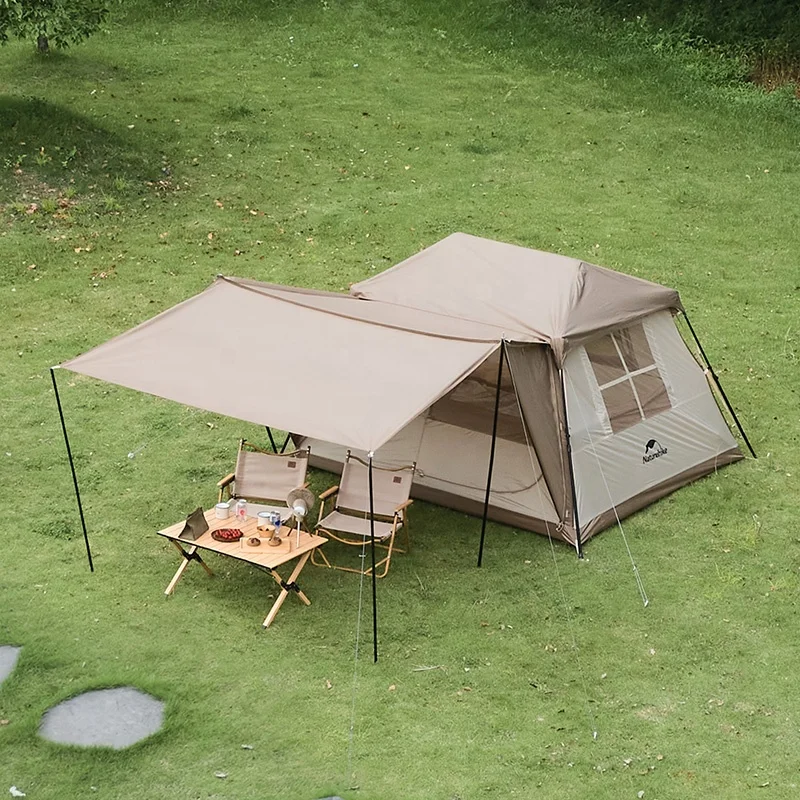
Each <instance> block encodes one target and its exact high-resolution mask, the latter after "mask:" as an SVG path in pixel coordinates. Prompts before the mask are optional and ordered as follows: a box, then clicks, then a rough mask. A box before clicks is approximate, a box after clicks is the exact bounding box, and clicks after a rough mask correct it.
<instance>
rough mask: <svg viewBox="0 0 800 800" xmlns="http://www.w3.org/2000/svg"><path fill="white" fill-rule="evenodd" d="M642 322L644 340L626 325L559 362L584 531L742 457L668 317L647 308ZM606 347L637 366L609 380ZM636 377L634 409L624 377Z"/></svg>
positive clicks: (611, 372)
mask: <svg viewBox="0 0 800 800" xmlns="http://www.w3.org/2000/svg"><path fill="white" fill-rule="evenodd" d="M641 328H642V330H643V332H644V336H645V339H646V340H645V339H642V338H641V332H640V333H638V334H637V333H636V332H635V331H634V332H633V334H632V335H630V336H628V338H627V341H625V340H623V339H622V338H618V341H617V345H616V350H612V347H611V346H609V345H613V343H612V342H609V341H606V342H601V341H598V342H596V343H593V344H587V346H586V347H578V348H576V349H575V350H573V351H572V352H571V353H570V354H569V355H568V356H567V359H566V364H565V371H566V376H567V407H568V417H569V421H570V435H571V440H572V452H573V463H574V468H575V480H576V487H577V495H578V517H579V520H580V521H581V523H582V525H583V526H584V528H585V531H583V530H582V534H584V535H585V537H586V536H590V535H591V534H592V533H595V532H597V531H599V530H602V528H603V527H605V526H606V525H608V524H610V523H613V521H614V519H615V517H614V509H616V513H617V514H618V515H619V516H620V517H622V516H624V515H625V514H630V513H632V512H633V511H635V510H637V509H639V508H642V507H644V506H645V505H647V504H649V503H651V502H653V501H654V500H655V499H657V498H658V497H662V496H663V495H665V494H668V493H669V492H671V491H674V490H675V489H677V488H679V487H680V486H683V485H684V484H686V483H688V482H690V481H692V480H695V479H696V478H698V477H700V476H702V475H704V474H707V473H709V472H711V471H713V470H714V469H716V468H717V467H720V466H723V465H724V464H728V463H730V462H732V461H736V460H738V459H740V458H741V457H742V455H741V453H740V451H739V448H738V446H737V444H736V442H735V440H734V438H733V436H732V435H731V433H730V431H729V429H728V426H727V425H726V423H725V420H724V419H723V417H722V414H721V413H720V410H719V408H718V407H717V404H716V402H715V400H714V397H713V394H712V392H711V391H710V388H709V385H708V382H707V381H706V378H705V375H704V374H703V371H702V369H701V368H700V367H699V366H698V364H697V362H696V361H695V360H694V358H693V357H692V355H691V353H690V352H689V350H688V348H687V347H686V344H685V343H684V341H683V339H682V338H681V336H680V334H679V333H678V330H677V328H676V327H675V323H674V320H673V318H672V316H671V314H670V313H669V312H659V313H657V314H653V315H651V316H650V317H648V318H647V319H645V320H644V321H643V322H642V323H641ZM637 336H638V337H639V339H637ZM604 348H605V349H604ZM614 352H622V358H623V360H625V359H627V360H628V361H633V362H634V366H635V367H639V369H634V370H631V375H627V376H623V377H621V378H620V377H615V372H614V369H613V366H612V365H611V359H612V357H613V355H614ZM604 353H605V354H607V355H608V359H607V360H606V361H604V360H603V356H604ZM598 354H599V355H598ZM659 378H660V380H659ZM637 379H639V384H638V385H639V391H638V395H637V397H636V398H635V399H636V402H637V405H638V406H641V409H643V410H641V411H640V410H639V409H638V408H637V407H632V406H631V403H630V401H626V397H628V396H630V397H633V394H631V392H630V389H629V384H631V383H633V384H634V385H636V380H637ZM605 381H608V384H607V388H606V389H603V388H602V386H603V382H605ZM626 393H627V394H626ZM626 402H627V403H628V405H627V406H626ZM632 408H633V410H631V409H632ZM640 413H644V414H645V417H646V418H645V419H642V418H641V416H640Z"/></svg>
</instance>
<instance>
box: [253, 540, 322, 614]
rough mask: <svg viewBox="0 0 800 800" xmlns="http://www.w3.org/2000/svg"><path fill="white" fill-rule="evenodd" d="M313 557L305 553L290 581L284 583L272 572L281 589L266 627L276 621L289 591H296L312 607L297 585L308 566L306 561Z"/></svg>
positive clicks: (309, 553) (293, 571)
mask: <svg viewBox="0 0 800 800" xmlns="http://www.w3.org/2000/svg"><path fill="white" fill-rule="evenodd" d="M310 555H311V551H309V552H308V553H304V554H303V556H302V558H301V559H300V560H299V561H298V562H297V566H296V567H295V568H294V569H293V570H292V574H291V575H290V576H289V580H288V581H284V580H283V579H282V578H281V576H280V575H279V574H278V573H277V572H276V571H275V570H274V569H273V570H270V575H272V578H273V580H274V581H275V583H277V584H278V585H279V586H280V587H281V591H280V594H278V598H277V600H275V603H274V604H273V606H272V608H271V609H270V611H269V614H267V618H266V619H265V620H264V627H265V628H269V626H270V625H271V624H272V621H273V620H274V619H275V616H276V615H277V613H278V611H280V608H281V606H282V605H283V601H284V600H286V598H287V596H288V595H289V591H290V590H291V591H294V592H296V593H297V596H298V597H299V598H300V599H301V600H302V601H303V602H304V603H305V604H306V605H307V606H310V605H311V601H310V600H309V599H308V598H307V597H306V596H305V594H304V593H303V592H302V591H301V590H300V587H299V586H298V585H297V584H296V583H295V581H296V579H297V576H298V575H299V574H300V573H301V572H302V571H303V567H304V566H305V565H306V561H308V557H309V556H310Z"/></svg>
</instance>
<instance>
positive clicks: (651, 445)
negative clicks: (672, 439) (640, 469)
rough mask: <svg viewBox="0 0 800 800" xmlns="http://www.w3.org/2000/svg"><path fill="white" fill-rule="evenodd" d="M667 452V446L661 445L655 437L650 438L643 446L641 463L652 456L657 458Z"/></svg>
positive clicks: (647, 460)
mask: <svg viewBox="0 0 800 800" xmlns="http://www.w3.org/2000/svg"><path fill="white" fill-rule="evenodd" d="M666 454H667V448H666V447H662V446H661V445H660V444H659V443H658V442H657V441H656V440H655V439H650V441H648V442H647V444H646V445H645V446H644V455H643V456H642V464H647V463H648V462H650V461H652V460H653V459H654V458H659V457H661V456H665V455H666Z"/></svg>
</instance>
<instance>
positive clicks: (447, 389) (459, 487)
mask: <svg viewBox="0 0 800 800" xmlns="http://www.w3.org/2000/svg"><path fill="white" fill-rule="evenodd" d="M681 310H682V307H681V304H680V299H679V298H678V295H677V293H676V292H675V291H673V290H671V289H667V288H665V287H662V286H658V285H656V284H653V283H649V282H647V281H643V280H640V279H638V278H633V277H630V276H626V275H622V274H619V273H616V272H613V271H611V270H607V269H603V268H601V267H595V266H592V265H589V264H585V263H583V262H580V261H576V260H574V259H569V258H565V257H563V256H557V255H552V254H547V253H540V252H537V251H533V250H527V249H525V248H521V247H515V246H512V245H506V244H500V243H497V242H490V241H487V240H484V239H479V238H476V237H472V236H467V235H465V234H454V235H453V236H450V237H448V238H447V239H445V240H443V241H442V242H439V243H438V244H436V245H434V246H433V247H431V248H428V249H427V250H424V251H423V252H421V253H418V254H417V255H416V256H413V257H412V258H410V259H408V260H407V261H405V262H403V263H402V264H399V265H398V266H396V267H394V268H393V269H390V270H388V271H387V272H385V273H383V274H381V275H378V276H377V277H375V278H373V279H371V280H369V281H365V282H364V283H361V284H357V285H356V286H354V287H353V290H352V294H351V296H347V295H341V294H334V293H328V292H315V291H310V290H303V289H295V288H291V287H282V286H274V285H271V284H264V283H259V282H256V281H251V280H243V279H234V278H222V277H220V278H218V279H217V280H216V281H215V282H214V283H213V284H212V285H211V286H210V287H209V288H208V289H206V290H205V291H204V292H202V293H201V294H199V295H197V296H195V297H192V298H190V299H188V300H186V301H185V302H183V303H181V304H179V305H177V306H175V307H174V308H171V309H169V310H167V311H165V312H163V313H162V314H160V315H158V316H157V317H155V318H153V319H151V320H149V321H147V322H145V323H142V324H141V325H139V326H138V327H136V328H134V329H132V330H130V331H128V332H127V333H124V334H121V335H120V336H118V337H116V338H115V339H112V340H111V341H109V342H106V343H105V344H102V345H100V346H99V347H96V348H95V349H94V350H91V351H89V352H88V353H86V354H84V355H82V356H79V357H77V358H75V359H72V360H71V361H68V362H66V363H64V364H63V365H62V366H63V367H64V368H67V369H70V370H73V371H75V372H79V373H82V374H85V375H90V376H93V377H95V378H99V379H101V380H105V381H110V382H113V383H117V384H120V385H123V386H127V387H130V388H133V389H138V390H141V391H145V392H149V393H151V394H154V395H158V396H160V397H166V398H169V399H172V400H176V401H178V402H181V403H185V404H187V405H192V406H197V407H199V408H204V409H207V410H210V411H215V412H218V413H221V414H226V415H228V416H232V417H236V418H239V419H243V420H248V421H251V422H255V423H259V424H263V425H267V426H272V427H277V428H281V429H283V430H288V431H292V432H293V433H294V434H296V436H297V438H303V439H304V440H306V441H308V442H310V443H311V445H312V453H313V454H314V457H315V458H316V459H317V463H318V465H321V466H325V467H328V468H331V469H338V468H340V465H341V463H342V461H343V459H344V455H345V452H346V450H347V449H348V448H349V449H352V450H353V451H355V452H356V453H358V454H360V455H366V454H368V453H373V454H374V459H375V462H376V463H378V464H387V465H396V464H399V463H410V462H414V461H415V462H416V463H417V477H416V479H415V484H414V489H413V491H412V494H414V495H415V496H418V497H422V498H427V499H430V500H433V501H435V502H440V503H442V504H445V505H449V506H452V507H455V508H459V509H463V510H465V511H468V512H471V513H481V512H484V511H486V512H488V516H489V517H490V518H494V519H497V520H501V521H505V522H509V523H512V524H515V525H518V526H521V527H524V528H527V529H530V530H535V531H539V532H548V533H550V534H551V535H553V536H556V537H559V538H562V539H564V540H565V541H568V542H570V543H572V544H573V545H575V546H576V547H577V549H578V550H579V551H580V548H581V544H582V542H583V541H585V540H586V538H588V537H589V536H591V535H593V534H594V533H596V532H597V531H599V530H601V529H602V528H603V527H605V526H607V525H608V524H610V523H611V522H612V521H613V520H614V519H615V517H616V516H619V517H622V516H623V515H625V514H628V513H631V512H632V511H634V510H636V509H638V508H641V507H642V506H644V505H646V504H647V503H649V502H651V501H653V500H654V499H656V498H658V497H660V496H662V495H664V494H666V493H668V492H670V491H672V490H674V489H676V488H678V487H679V486H681V485H683V484H685V483H687V482H688V481H690V480H693V479H694V478H697V477H699V476H701V475H704V474H706V473H708V472H710V471H712V470H714V469H716V468H717V467H719V466H721V465H723V464H727V463H729V462H731V461H735V460H737V459H739V458H741V457H742V456H741V453H740V451H739V448H738V447H737V445H736V442H735V441H734V439H733V437H732V436H731V434H730V432H729V430H728V427H727V425H726V423H725V422H724V420H723V418H722V415H721V414H720V411H719V409H718V407H717V405H716V402H715V400H714V396H713V395H712V392H711V390H710V388H709V385H708V383H707V381H706V377H705V375H704V370H703V368H701V367H700V366H699V365H698V363H697V362H696V361H695V360H694V358H693V357H692V355H691V354H690V352H689V350H688V349H687V347H686V345H685V344H684V342H683V340H682V338H681V336H680V335H679V333H678V331H677V329H676V327H675V324H674V322H673V315H674V314H675V313H676V312H679V311H681ZM221 373H222V377H220V374H221ZM276 375H278V376H280V383H279V382H276V379H275V376H276ZM489 484H490V489H491V491H489V492H487V485H489ZM487 500H488V502H487Z"/></svg>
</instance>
